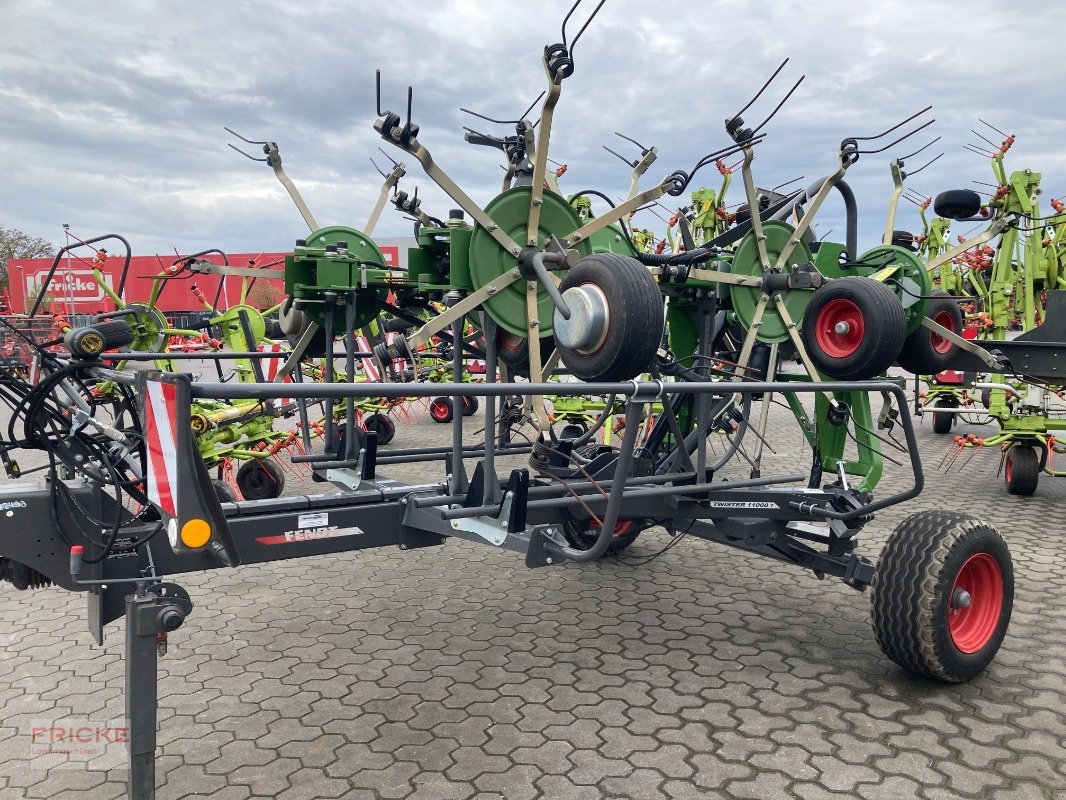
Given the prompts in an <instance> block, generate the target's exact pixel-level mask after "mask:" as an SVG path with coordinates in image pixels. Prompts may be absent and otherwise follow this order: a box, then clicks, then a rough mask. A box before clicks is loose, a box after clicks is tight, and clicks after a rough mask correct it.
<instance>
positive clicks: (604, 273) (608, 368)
mask: <svg viewBox="0 0 1066 800" xmlns="http://www.w3.org/2000/svg"><path fill="white" fill-rule="evenodd" d="M586 285H591V286H592V287H594V288H595V289H597V290H599V292H601V293H602V296H603V298H604V299H605V300H606V307H607V319H606V325H605V331H604V333H603V336H602V337H600V339H599V341H597V342H596V343H595V344H594V345H593V346H591V347H589V348H588V349H585V350H579V349H573V348H570V347H566V346H564V345H563V343H562V342H561V341H559V337H558V336H556V347H557V348H558V350H559V351H560V353H561V354H562V359H563V362H564V363H565V364H566V366H567V367H568V368H569V369H570V371H571V372H572V373H573V374H574V375H575V376H576V377H578V378H580V379H581V380H583V381H588V382H590V383H598V382H606V383H613V382H615V381H628V380H631V379H633V378H636V377H637V376H638V375H640V374H641V373H642V372H644V371H646V370H647V369H648V368H649V367H650V366H651V363H652V361H653V359H654V358H655V352H656V351H657V350H658V349H659V345H660V344H661V343H662V338H663V326H664V324H665V323H664V319H663V297H662V293H661V292H660V291H659V285H658V284H657V283H656V282H655V279H654V278H653V277H652V276H651V273H650V272H648V268H647V267H645V266H644V265H643V264H641V263H640V262H639V261H637V260H636V259H635V258H632V257H630V256H623V255H619V254H617V253H593V254H592V255H590V256H586V257H585V258H583V259H581V260H580V261H579V262H578V263H577V265H576V266H574V267H573V268H572V269H571V270H570V271H569V272H568V273H567V275H566V277H565V278H564V279H563V281H562V283H561V284H560V285H559V291H560V292H562V293H563V294H564V295H565V293H566V291H567V289H570V288H573V287H582V286H586ZM556 315H557V316H558V315H559V312H558V311H557V312H556Z"/></svg>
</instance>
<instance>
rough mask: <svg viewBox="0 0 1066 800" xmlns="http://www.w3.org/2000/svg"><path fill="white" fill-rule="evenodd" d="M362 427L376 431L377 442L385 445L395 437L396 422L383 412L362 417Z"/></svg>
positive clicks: (372, 431) (371, 431) (369, 430)
mask: <svg viewBox="0 0 1066 800" xmlns="http://www.w3.org/2000/svg"><path fill="white" fill-rule="evenodd" d="M363 427H364V428H366V430H367V431H368V432H370V433H376V434H377V437H378V444H380V445H386V444H388V443H389V442H391V441H392V440H393V439H394V438H395V437H396V423H395V422H393V421H392V417H389V416H386V415H385V414H371V415H370V416H368V417H365V418H364V419H363Z"/></svg>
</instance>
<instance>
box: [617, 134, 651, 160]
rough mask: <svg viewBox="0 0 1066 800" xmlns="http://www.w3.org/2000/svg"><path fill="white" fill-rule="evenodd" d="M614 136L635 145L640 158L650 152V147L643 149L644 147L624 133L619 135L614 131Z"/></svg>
mask: <svg viewBox="0 0 1066 800" xmlns="http://www.w3.org/2000/svg"><path fill="white" fill-rule="evenodd" d="M614 135H615V136H619V137H621V138H622V139H625V140H626V141H627V142H632V143H633V144H635V145H636V146H637V147H639V148H640V154H641V155H642V156H646V155H647V154H648V153H650V152H651V148H650V147H645V146H644V145H642V144H641V143H640V142H638V141H637V140H636V139H634V138H632V137H631V136H626V135H625V134H624V133H619V132H618V131H615V132H614Z"/></svg>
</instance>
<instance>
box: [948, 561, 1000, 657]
mask: <svg viewBox="0 0 1066 800" xmlns="http://www.w3.org/2000/svg"><path fill="white" fill-rule="evenodd" d="M967 601H968V604H966V602H967ZM1002 612H1003V572H1002V571H1001V570H1000V568H999V563H998V562H997V561H996V559H995V558H993V557H992V556H991V555H989V554H988V553H977V554H975V555H972V556H970V557H969V558H968V559H966V563H965V564H963V565H962V569H960V570H959V574H958V575H956V576H955V583H953V584H952V586H951V596H950V605H949V607H948V632H949V633H950V634H951V641H952V642H953V643H954V644H955V647H957V648H958V649H959V650H961V651H962V652H963V653H976V652H978V651H979V650H980V649H981V648H983V647H984V646H985V645H987V644H988V642H989V641H990V640H991V639H992V636H993V635H994V634H995V632H996V628H997V627H998V626H999V618H1000V615H1001V614H1002Z"/></svg>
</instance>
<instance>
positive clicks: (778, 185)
mask: <svg viewBox="0 0 1066 800" xmlns="http://www.w3.org/2000/svg"><path fill="white" fill-rule="evenodd" d="M801 180H803V176H802V175H800V176H799V177H798V178H793V179H792V180H790V181H785V182H784V183H779V184H777V186H775V187H774V188H773V189H771V190H770V194H773V193H774V192H776V191H777V190H778V189H783V188H784V187H785V186H788V185H789V184H790V183H795V182H796V181H801Z"/></svg>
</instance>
